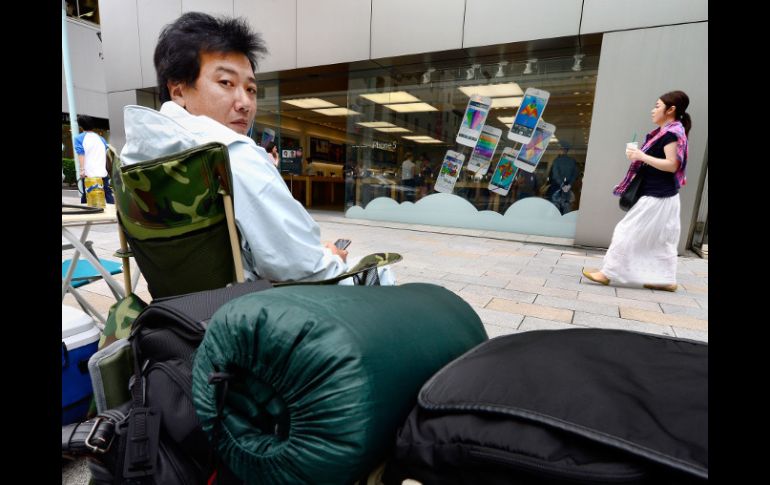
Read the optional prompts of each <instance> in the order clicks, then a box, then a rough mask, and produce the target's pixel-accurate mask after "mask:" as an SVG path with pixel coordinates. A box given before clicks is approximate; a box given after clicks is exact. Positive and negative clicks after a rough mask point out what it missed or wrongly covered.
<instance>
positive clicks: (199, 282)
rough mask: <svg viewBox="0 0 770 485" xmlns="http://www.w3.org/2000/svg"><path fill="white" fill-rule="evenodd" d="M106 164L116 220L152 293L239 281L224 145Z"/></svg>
mask: <svg viewBox="0 0 770 485" xmlns="http://www.w3.org/2000/svg"><path fill="white" fill-rule="evenodd" d="M109 157H110V158H112V159H113V160H115V161H118V158H117V154H116V153H115V152H114V150H112V149H111V150H110V154H109ZM112 165H113V171H112V178H113V185H114V192H115V205H116V208H117V214H118V220H119V223H120V227H121V229H122V231H123V232H124V234H125V236H126V239H127V241H128V244H129V246H130V247H131V251H132V252H133V254H134V257H135V258H136V262H137V264H138V266H139V269H140V270H141V271H142V274H143V275H144V277H145V280H147V286H148V290H149V292H150V294H151V295H152V297H153V298H160V297H165V296H172V295H180V294H184V293H191V292H195V291H203V290H209V289H214V288H222V287H224V286H226V285H227V284H228V283H231V282H233V281H243V268H242V266H241V264H242V263H241V255H240V245H239V243H238V234H237V231H236V230H235V221H234V219H233V216H232V198H231V194H232V174H231V172H230V161H229V157H228V152H227V147H226V146H225V145H223V144H221V143H208V144H205V145H201V146H198V147H195V148H191V149H188V150H185V151H182V152H179V153H175V154H172V155H169V156H165V157H161V158H156V159H153V160H147V161H144V162H140V163H136V164H131V165H125V166H121V164H120V163H113V164H112Z"/></svg>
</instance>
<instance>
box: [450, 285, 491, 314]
mask: <svg viewBox="0 0 770 485" xmlns="http://www.w3.org/2000/svg"><path fill="white" fill-rule="evenodd" d="M454 294H455V295H457V296H459V297H460V298H462V299H463V300H465V302H466V303H468V304H469V305H471V306H472V307H473V308H474V309H475V310H476V313H478V309H480V308H482V309H483V308H484V307H485V306H487V304H488V303H489V302H490V301H492V295H484V294H481V293H475V292H472V291H463V290H457V291H455V292H454Z"/></svg>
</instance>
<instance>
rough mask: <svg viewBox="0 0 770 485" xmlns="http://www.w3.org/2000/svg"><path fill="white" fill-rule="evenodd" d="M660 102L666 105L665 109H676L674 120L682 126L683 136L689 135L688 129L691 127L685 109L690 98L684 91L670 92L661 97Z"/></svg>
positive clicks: (688, 115) (690, 121)
mask: <svg viewBox="0 0 770 485" xmlns="http://www.w3.org/2000/svg"><path fill="white" fill-rule="evenodd" d="M660 100H661V101H663V104H665V105H666V109H668V108H670V107H672V106H673V107H674V108H676V110H675V111H674V118H675V119H676V120H677V121H680V122H681V123H682V126H684V133H685V135H689V134H690V127H691V126H692V120H691V119H690V114H689V113H688V112H687V107H688V106H689V105H690V98H689V97H688V96H687V95H686V94H685V93H684V91H670V92H668V93H666V94H664V95H662V96H661V97H660Z"/></svg>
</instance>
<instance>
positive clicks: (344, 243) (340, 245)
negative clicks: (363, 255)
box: [334, 239, 350, 249]
mask: <svg viewBox="0 0 770 485" xmlns="http://www.w3.org/2000/svg"><path fill="white" fill-rule="evenodd" d="M334 245H335V246H336V247H337V249H346V248H347V247H348V246H350V239H337V240H336V241H334Z"/></svg>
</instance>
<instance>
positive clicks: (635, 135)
mask: <svg viewBox="0 0 770 485" xmlns="http://www.w3.org/2000/svg"><path fill="white" fill-rule="evenodd" d="M635 141H636V133H634V139H633V140H631V143H633V142H635Z"/></svg>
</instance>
